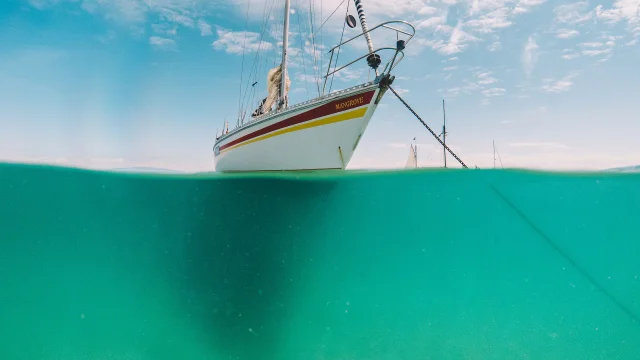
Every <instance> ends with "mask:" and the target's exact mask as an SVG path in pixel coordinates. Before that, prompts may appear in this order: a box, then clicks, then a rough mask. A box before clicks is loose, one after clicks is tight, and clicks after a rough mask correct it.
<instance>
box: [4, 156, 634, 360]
mask: <svg viewBox="0 0 640 360" xmlns="http://www.w3.org/2000/svg"><path fill="white" fill-rule="evenodd" d="M639 316H640V174H615V173H579V174H577V173H542V172H525V171H513V170H500V171H498V170H495V171H494V170H475V169H474V170H437V169H436V170H433V169H431V170H430V169H425V170H413V171H393V172H391V171H389V172H368V171H363V172H356V171H347V172H326V173H315V174H313V173H289V174H287V173H285V174H271V173H268V174H253V175H224V174H215V173H214V174H200V175H182V174H162V175H159V174H150V173H119V172H98V171H89V170H79V169H69V168H60V167H47V166H35V165H20V164H4V165H0V359H3V360H54V359H55V360H61V359H64V360H75V359H78V360H80V359H82V360H116V359H117V360H121V359H122V360H124V359H127V360H138V359H145V360H146V359H149V360H164V359H166V360H176V359H189V360H191V359H193V360H196V359H198V360H200V359H202V360H204V359H261V360H271V359H274V360H275V359H279V360H280V359H281V360H294V359H296V360H303V359H304V360H321V359H332V360H347V359H349V360H352V359H366V360H382V359H385V360H395V359H398V360H400V359H402V360H418V359H420V360H423V359H438V360H440V359H443V360H446V359H545V360H552V359H561V360H567V359H580V360H583V359H640V322H639V321H638V317H639Z"/></svg>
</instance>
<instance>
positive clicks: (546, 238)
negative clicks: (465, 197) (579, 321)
mask: <svg viewBox="0 0 640 360" xmlns="http://www.w3.org/2000/svg"><path fill="white" fill-rule="evenodd" d="M489 186H490V187H491V190H493V191H494V192H495V193H496V195H498V197H499V198H500V199H502V201H504V202H505V203H506V204H507V205H508V206H509V207H510V208H511V209H512V210H513V211H515V212H516V214H518V216H520V218H521V219H522V220H523V221H524V222H525V223H526V224H527V225H529V227H530V228H531V229H532V230H533V231H535V232H536V233H537V234H538V235H539V236H540V237H541V238H542V239H543V240H544V241H545V242H546V243H547V244H548V245H549V246H550V247H551V248H552V249H553V250H555V251H556V252H557V253H558V254H560V256H562V257H563V258H564V259H565V260H566V261H568V262H569V264H571V266H573V268H574V269H576V270H577V271H578V272H579V273H580V274H581V275H582V276H584V277H585V278H586V279H587V280H588V281H589V282H590V283H591V284H592V285H593V286H594V287H595V288H596V289H598V290H600V292H602V293H603V294H604V295H605V296H606V297H607V298H608V299H609V300H611V301H612V302H613V303H614V304H616V305H617V306H618V308H620V310H622V311H623V312H624V313H625V314H626V315H627V316H628V317H629V318H630V319H631V320H632V321H633V322H634V323H636V324H640V318H638V315H636V314H635V313H634V312H633V311H632V310H631V309H630V308H628V307H627V306H625V305H624V304H623V303H622V302H620V300H618V299H617V298H615V297H614V296H613V295H612V294H611V293H610V292H609V291H608V290H607V289H606V288H605V287H604V286H602V285H600V283H598V282H597V281H596V279H595V278H594V277H593V276H591V274H589V272H587V271H586V270H585V269H583V268H582V266H580V264H578V263H577V262H576V261H575V260H574V259H573V258H571V256H569V254H568V253H566V252H564V251H563V250H562V249H561V248H560V247H559V246H558V245H557V244H556V243H555V242H554V241H553V240H551V238H550V237H549V236H547V234H545V233H544V232H543V231H542V229H540V228H539V227H538V226H536V224H534V223H533V221H531V219H529V218H528V217H527V216H526V215H525V214H524V213H523V212H522V211H521V210H520V209H519V208H517V207H516V206H515V204H513V202H511V201H509V199H508V198H507V197H506V196H504V194H502V193H501V192H500V191H499V190H498V189H497V188H496V187H495V186H494V185H493V184H489Z"/></svg>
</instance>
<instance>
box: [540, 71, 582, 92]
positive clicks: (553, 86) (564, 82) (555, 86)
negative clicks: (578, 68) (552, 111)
mask: <svg viewBox="0 0 640 360" xmlns="http://www.w3.org/2000/svg"><path fill="white" fill-rule="evenodd" d="M576 76H578V73H577V72H575V71H574V72H572V73H570V74H569V75H567V76H565V77H564V78H562V79H560V80H557V81H555V82H553V80H552V79H548V81H546V82H549V83H550V84H547V85H543V86H542V91H544V92H546V93H561V92H566V91H569V90H570V89H571V87H572V86H573V81H572V80H571V79H573V78H574V77H576Z"/></svg>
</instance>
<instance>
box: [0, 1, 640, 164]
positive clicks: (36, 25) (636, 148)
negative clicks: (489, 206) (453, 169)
mask: <svg viewBox="0 0 640 360" xmlns="http://www.w3.org/2000/svg"><path fill="white" fill-rule="evenodd" d="M247 1H248V0H229V1H226V2H220V1H210V0H206V1H205V0H29V1H27V0H23V1H17V0H8V1H6V0H5V1H3V2H2V3H1V4H0V129H1V131H0V160H4V161H13V162H45V163H56V164H61V165H71V166H81V167H89V168H113V167H138V166H150V167H161V168H170V169H177V170H186V171H210V170H212V168H213V154H212V151H211V148H212V144H213V139H214V137H215V133H216V129H220V128H221V127H222V124H223V122H224V120H225V119H228V120H229V121H230V122H232V123H233V122H235V119H236V117H237V114H238V107H239V100H238V99H239V96H240V94H241V91H244V89H245V88H241V87H240V84H241V82H240V79H241V73H242V76H243V77H242V79H243V81H242V84H244V85H246V84H247V82H248V81H249V80H252V79H254V78H253V77H249V76H248V74H249V69H250V68H251V64H252V62H253V60H254V57H255V52H254V50H255V49H257V48H258V47H260V48H261V49H262V50H263V51H262V52H261V53H262V57H261V58H260V61H259V63H264V64H263V65H262V68H261V70H262V71H263V72H264V71H266V69H267V66H268V65H270V64H271V65H273V63H274V61H275V60H276V59H277V58H278V56H279V55H278V51H279V48H278V41H279V40H280V39H281V32H280V31H281V30H280V29H281V28H282V25H281V22H280V21H279V20H280V19H281V18H282V11H281V9H280V7H281V4H280V2H278V3H276V4H275V7H274V9H273V11H272V13H271V15H270V17H271V19H270V21H268V22H267V24H268V26H267V27H266V29H265V35H264V37H262V38H261V37H260V33H261V31H262V24H263V20H264V18H265V16H264V11H265V9H268V8H270V7H271V5H273V4H274V0H251V3H250V5H249V7H247ZM352 1H353V0H347V2H349V3H350V4H349V7H350V9H349V12H350V13H351V14H354V15H356V13H355V11H354V5H353V3H352ZM340 2H341V0H324V1H320V0H314V5H315V11H314V13H315V15H316V19H315V21H316V23H321V22H323V21H324V20H325V19H326V18H327V17H328V16H329V14H331V12H333V10H334V9H335V8H336V7H337V6H338V5H339V4H340ZM347 2H345V3H344V5H343V7H341V8H340V10H338V11H337V12H336V14H335V15H334V16H333V17H332V18H330V19H329V20H328V21H327V23H326V24H325V25H324V27H323V28H322V31H321V33H320V34H321V35H322V36H321V39H320V35H318V37H317V38H316V39H317V40H318V41H319V40H322V44H323V45H324V46H325V48H320V50H326V49H327V48H328V47H331V46H333V45H335V44H336V43H337V41H338V40H339V38H340V35H341V32H342V25H343V21H342V20H343V19H344V15H345V10H346V8H345V6H346V4H347ZM310 3H311V2H310V1H309V0H292V9H293V15H292V17H291V47H292V50H291V54H292V55H291V56H292V58H293V59H292V67H291V69H290V71H291V72H290V76H291V77H292V78H293V83H292V87H291V97H292V99H291V101H292V102H296V101H302V100H306V99H307V98H310V97H313V95H314V93H313V89H314V88H313V87H314V86H315V84H314V83H313V81H309V78H311V77H312V76H311V74H312V73H313V70H312V69H311V68H310V65H311V62H312V61H313V58H312V57H311V54H312V52H313V51H312V47H311V46H310V45H305V44H304V42H303V39H304V38H303V36H304V35H305V34H306V35H308V32H309V29H308V26H306V25H305V24H308V22H309V15H308V14H309V11H308V9H309V6H310ZM363 4H364V6H365V11H366V12H367V19H368V22H369V25H370V26H373V25H374V24H377V23H379V22H380V21H384V20H390V19H401V20H407V21H409V22H411V23H412V24H413V25H414V26H415V27H416V29H417V33H416V37H415V38H414V39H413V40H412V42H411V43H410V44H409V46H408V48H407V57H406V58H405V60H404V61H403V62H402V63H401V64H400V65H399V67H398V68H397V71H396V75H397V79H396V82H395V83H394V87H395V88H396V89H397V90H400V91H401V93H402V94H403V96H404V98H405V100H406V101H407V102H408V103H409V104H410V105H412V106H413V107H414V109H415V110H416V111H417V112H418V113H419V114H420V115H421V116H422V118H423V119H424V120H425V121H426V122H427V123H428V124H429V125H431V126H432V128H433V129H434V130H436V131H437V132H439V131H440V130H441V126H442V99H443V98H444V99H446V106H447V130H448V134H449V135H448V137H447V140H448V144H449V145H450V146H451V148H452V149H453V150H454V151H456V152H457V154H458V155H459V156H460V157H461V158H462V159H463V160H464V161H465V162H466V163H467V164H468V165H471V166H473V165H478V166H479V167H491V166H493V148H492V141H493V140H495V141H496V145H497V148H498V152H499V154H500V157H501V159H502V162H503V164H504V166H505V167H522V168H547V169H601V168H608V167H615V166H625V165H634V164H640V141H638V140H637V139H638V138H639V135H638V134H640V121H638V119H639V115H638V114H640V101H638V99H640V87H639V85H638V84H640V71H638V70H637V69H638V64H639V63H640V41H639V38H640V1H639V0H619V1H613V2H611V1H609V2H606V1H605V2H598V1H581V2H575V1H545V0H513V1H512V0H486V1H485V0H469V1H467V0H464V1H459V0H444V1H430V0H429V1H427V0H424V1H423V0H397V1H382V0H364V1H363ZM247 9H248V10H247ZM321 14H322V17H321ZM299 25H301V26H299ZM245 26H247V27H246V28H245ZM316 27H317V25H316ZM359 28H360V26H359V24H358V26H357V27H356V29H349V28H347V29H346V30H345V36H349V35H351V36H353V35H355V34H357V31H359ZM245 30H246V33H245V32H244V31H245ZM389 35H392V36H395V35H393V34H385V33H380V34H379V35H376V34H374V37H373V42H374V46H376V47H377V46H394V38H393V37H390V36H389ZM243 42H244V44H245V47H244V48H245V49H247V52H245V54H244V57H243V54H242V46H241V45H242V44H243ZM363 49H366V48H365V43H364V41H355V42H354V44H353V46H350V47H349V48H348V49H346V50H345V52H344V53H343V54H341V55H340V56H341V59H340V64H344V63H345V61H346V60H347V59H352V58H354V57H355V56H357V55H359V54H362V50H363ZM321 52H323V53H324V55H323V58H322V59H320V60H321V69H322V70H324V69H326V66H327V61H328V57H327V56H326V51H321ZM243 59H244V60H243ZM303 63H304V64H305V65H307V67H306V68H305V67H304V66H303ZM242 68H244V70H245V71H244V72H241V69H242ZM366 78H367V71H366V69H365V68H364V67H363V66H360V67H355V68H354V69H353V70H351V71H349V72H346V73H344V74H343V76H340V77H339V78H337V79H336V80H335V82H334V88H344V87H347V86H350V85H355V84H356V83H358V82H361V81H366ZM255 80H257V81H258V84H257V89H259V90H260V91H261V93H260V96H264V93H265V90H264V78H263V74H262V73H259V74H258V75H257V77H256V78H255ZM250 108H251V109H252V108H253V104H251V106H250ZM414 137H417V139H418V148H419V150H418V151H419V155H418V156H419V165H420V166H441V165H442V150H441V148H440V147H439V146H438V144H437V142H436V141H435V140H434V139H433V138H432V137H431V135H430V134H429V133H428V132H427V131H426V130H425V129H424V128H422V125H420V124H419V123H418V122H417V121H416V120H415V119H414V118H413V117H412V115H411V114H410V113H409V112H408V110H407V109H406V108H404V106H403V105H402V104H401V103H400V102H399V101H398V100H397V99H395V98H394V96H393V94H391V93H388V94H387V95H386V97H385V99H384V100H383V103H382V105H381V106H380V108H379V110H378V111H377V113H376V115H375V116H374V118H373V120H372V122H371V125H370V127H369V128H368V130H367V132H366V134H365V136H364V137H363V139H362V141H361V143H360V146H359V148H358V150H357V151H356V154H355V156H354V158H353V159H352V162H351V164H350V168H391V167H402V166H403V165H404V163H405V162H406V159H407V156H408V154H409V148H408V146H409V145H408V144H409V143H410V142H411V141H412V139H413V138H414ZM454 162H455V161H454V159H452V158H449V161H448V164H450V165H454Z"/></svg>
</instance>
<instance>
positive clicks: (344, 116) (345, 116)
mask: <svg viewBox="0 0 640 360" xmlns="http://www.w3.org/2000/svg"><path fill="white" fill-rule="evenodd" d="M368 108H369V107H368V106H366V107H363V108H360V109H355V110H351V111H347V112H344V113H341V114H337V115H333V116H329V117H326V118H324V119H320V120H315V121H309V122H306V123H303V124H298V125H295V126H291V127H288V128H286V129H282V130H278V131H274V132H272V133H268V134H265V135H262V136H258V137H257V138H254V139H251V140H247V141H245V142H243V143H240V144H237V145H234V146H232V147H230V148H227V149H224V150H222V151H221V153H223V152H226V151H229V150H231V149H235V148H239V147H241V146H244V145H249V144H251V143H254V142H257V141H262V140H265V139H268V138H272V137H274V136H278V135H282V134H286V133H290V132H294V131H299V130H304V129H310V128H314V127H318V126H323V125H329V124H334V123H337V122H342V121H347V120H352V119H355V118H359V117H363V116H364V114H365V113H366V112H367V109H368Z"/></svg>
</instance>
